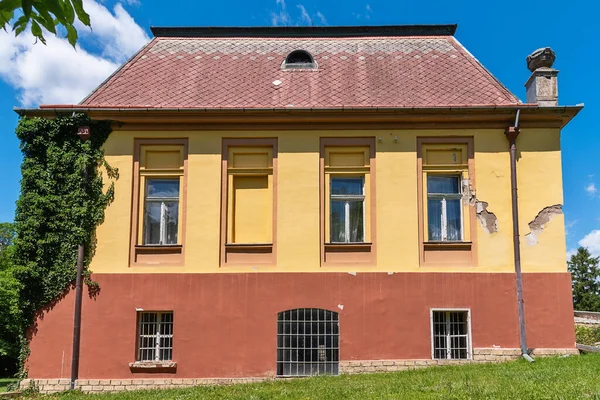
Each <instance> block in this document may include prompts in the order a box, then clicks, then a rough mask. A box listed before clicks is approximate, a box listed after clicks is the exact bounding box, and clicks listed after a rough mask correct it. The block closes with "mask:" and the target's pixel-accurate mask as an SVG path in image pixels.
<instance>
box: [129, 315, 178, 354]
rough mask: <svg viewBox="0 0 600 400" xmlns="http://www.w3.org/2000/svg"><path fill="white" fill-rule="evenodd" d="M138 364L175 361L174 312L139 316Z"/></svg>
mask: <svg viewBox="0 0 600 400" xmlns="http://www.w3.org/2000/svg"><path fill="white" fill-rule="evenodd" d="M138 321H139V326H138V356H137V361H138V362H160V361H171V360H172V359H173V312H172V311H169V312H141V313H139V314H138Z"/></svg>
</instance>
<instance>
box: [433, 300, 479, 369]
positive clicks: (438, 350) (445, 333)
mask: <svg viewBox="0 0 600 400" xmlns="http://www.w3.org/2000/svg"><path fill="white" fill-rule="evenodd" d="M431 323H432V327H431V330H432V335H433V338H432V341H433V358H434V359H442V360H461V359H469V358H470V357H471V354H470V351H469V346H470V343H469V342H470V340H469V312H468V311H443V310H440V311H432V312H431Z"/></svg>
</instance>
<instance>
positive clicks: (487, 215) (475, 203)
mask: <svg viewBox="0 0 600 400" xmlns="http://www.w3.org/2000/svg"><path fill="white" fill-rule="evenodd" d="M462 186H463V188H462V192H463V201H465V202H467V203H468V205H469V206H471V207H475V215H476V217H477V221H479V225H481V227H482V228H483V230H484V231H485V232H486V233H489V234H491V233H495V232H498V218H497V217H496V214H494V213H493V212H491V211H488V209H487V208H488V206H489V203H488V202H486V201H481V200H478V199H477V196H476V195H475V190H473V186H472V185H471V182H470V181H469V180H468V179H465V180H463V183H462Z"/></svg>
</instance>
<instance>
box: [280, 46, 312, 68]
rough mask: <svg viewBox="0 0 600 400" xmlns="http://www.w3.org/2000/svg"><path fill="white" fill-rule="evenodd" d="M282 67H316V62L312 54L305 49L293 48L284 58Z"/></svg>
mask: <svg viewBox="0 0 600 400" xmlns="http://www.w3.org/2000/svg"><path fill="white" fill-rule="evenodd" d="M283 68H284V69H291V68H308V69H316V68H317V63H316V62H315V59H314V58H313V56H312V55H311V54H310V53H309V52H308V51H306V50H294V51H292V52H291V53H290V54H288V56H287V57H286V58H285V61H284V62H283Z"/></svg>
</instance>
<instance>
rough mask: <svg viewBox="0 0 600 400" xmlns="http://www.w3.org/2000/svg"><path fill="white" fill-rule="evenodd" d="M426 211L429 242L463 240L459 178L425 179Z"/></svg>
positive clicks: (435, 177)
mask: <svg viewBox="0 0 600 400" xmlns="http://www.w3.org/2000/svg"><path fill="white" fill-rule="evenodd" d="M427 211H428V212H427V221H428V225H429V235H428V237H429V240H430V241H434V242H437V241H441V242H446V241H450V242H452V241H454V242H457V241H461V240H463V234H462V232H463V226H462V225H463V219H462V193H461V178H460V176H455V175H429V176H428V177H427Z"/></svg>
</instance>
